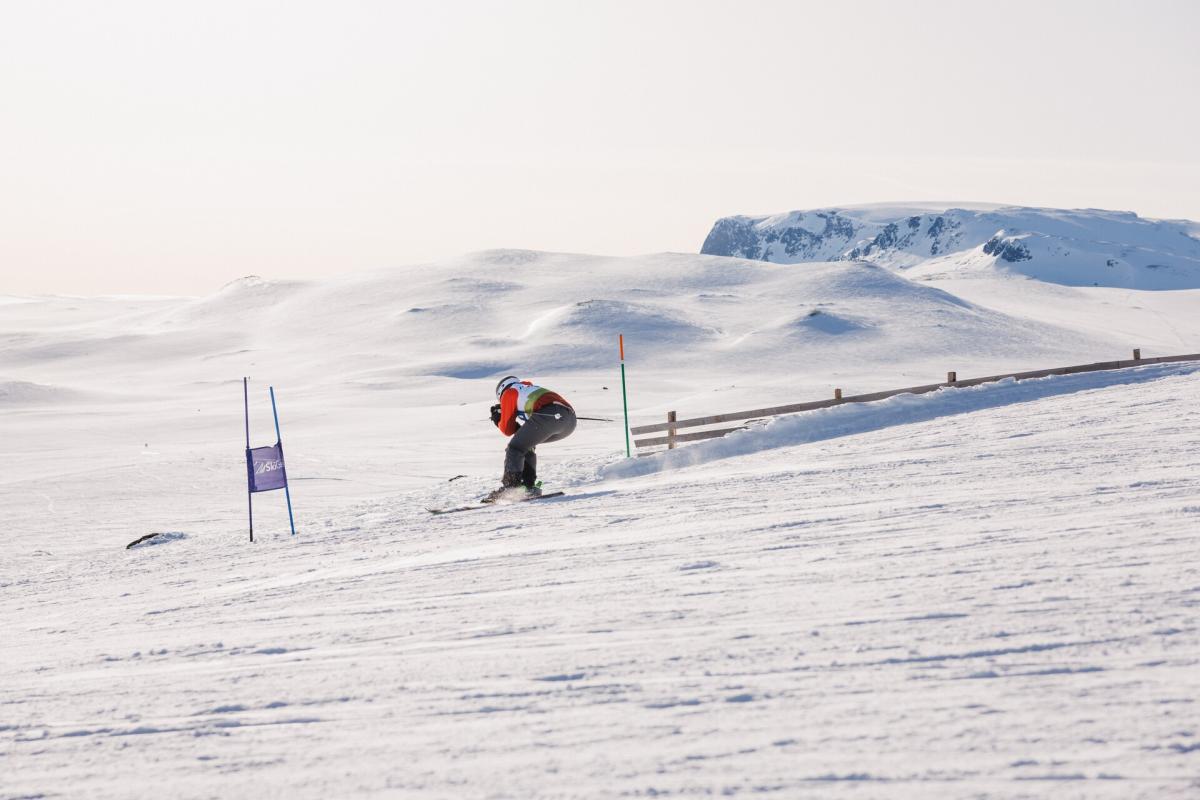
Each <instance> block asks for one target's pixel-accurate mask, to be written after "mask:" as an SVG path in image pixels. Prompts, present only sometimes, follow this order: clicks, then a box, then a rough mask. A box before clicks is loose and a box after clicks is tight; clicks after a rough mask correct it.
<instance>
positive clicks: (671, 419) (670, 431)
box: [667, 411, 678, 450]
mask: <svg viewBox="0 0 1200 800" xmlns="http://www.w3.org/2000/svg"><path fill="white" fill-rule="evenodd" d="M677 419H678V417H677V416H676V415H675V412H674V411H668V412H667V424H668V425H670V427H669V428H667V449H668V450H674V449H675V420H677Z"/></svg>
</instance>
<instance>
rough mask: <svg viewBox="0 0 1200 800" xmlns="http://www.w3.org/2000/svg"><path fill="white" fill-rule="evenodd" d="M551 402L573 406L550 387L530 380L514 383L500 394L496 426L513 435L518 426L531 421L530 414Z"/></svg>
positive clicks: (504, 432) (501, 430)
mask: <svg viewBox="0 0 1200 800" xmlns="http://www.w3.org/2000/svg"><path fill="white" fill-rule="evenodd" d="M551 403H558V404H559V405H564V406H566V407H567V408H572V406H571V404H570V403H568V402H567V401H566V400H565V399H563V396H562V395H560V394H556V393H554V392H552V391H550V390H549V389H544V388H542V387H541V386H535V385H533V384H532V383H530V382H529V381H521V382H520V383H517V384H513V385H512V386H510V387H508V388H507V389H505V390H504V393H503V394H501V395H500V421H499V422H497V423H496V427H497V428H499V429H500V432H501V433H503V434H504V435H505V436H512V435H513V434H514V433H516V432H517V429H518V428H520V427H521V426H522V425H524V424H525V423H526V422H528V421H529V415H530V414H533V413H534V412H536V411H539V410H541V409H543V408H545V407H546V406H548V405H550V404H551Z"/></svg>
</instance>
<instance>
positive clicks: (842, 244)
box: [701, 204, 1200, 289]
mask: <svg viewBox="0 0 1200 800" xmlns="http://www.w3.org/2000/svg"><path fill="white" fill-rule="evenodd" d="M1198 233H1200V224H1197V223H1195V222H1191V221H1188V220H1157V219H1146V218H1143V217H1139V216H1138V215H1137V214H1134V213H1131V212H1126V211H1104V210H1098V209H1075V210H1063V209H1051V208H1024V207H1017V206H994V205H981V204H968V205H965V206H938V205H934V206H931V205H928V204H899V205H872V206H850V207H844V208H824V209H816V210H812V211H790V212H787V213H784V214H773V215H767V216H735V217H725V218H722V219H719V220H717V222H716V224H714V225H713V227H712V230H711V231H710V232H709V234H708V238H706V239H705V240H704V246H703V247H702V248H701V252H702V253H706V254H710V255H722V256H736V257H738V258H748V259H754V260H760V261H770V262H774V263H779V264H795V263H801V262H808V261H847V260H849V261H853V260H862V261H869V262H872V263H875V264H879V265H881V266H886V267H890V268H893V269H904V270H910V271H911V272H912V275H913V276H914V277H916V276H929V275H945V274H954V273H963V274H971V273H980V272H990V271H1000V272H1008V273H1017V274H1021V275H1026V276H1029V277H1032V278H1037V279H1039V280H1043V281H1048V282H1051V283H1059V284H1065V285H1068V286H1112V287H1121V288H1136V289H1183V288H1196V287H1200V237H1198Z"/></svg>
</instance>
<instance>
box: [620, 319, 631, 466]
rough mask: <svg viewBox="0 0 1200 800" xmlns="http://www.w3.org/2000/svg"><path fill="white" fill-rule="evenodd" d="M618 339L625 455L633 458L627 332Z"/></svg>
mask: <svg viewBox="0 0 1200 800" xmlns="http://www.w3.org/2000/svg"><path fill="white" fill-rule="evenodd" d="M617 341H618V343H619V344H620V348H621V405H622V406H623V407H624V408H625V457H626V458H631V457H632V455H633V454H632V452H631V451H630V449H629V396H628V395H627V394H626V393H625V334H623V333H622V334H618V338H617Z"/></svg>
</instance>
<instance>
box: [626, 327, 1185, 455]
mask: <svg viewBox="0 0 1200 800" xmlns="http://www.w3.org/2000/svg"><path fill="white" fill-rule="evenodd" d="M1179 361H1200V353H1191V354H1189V355H1182V356H1161V357H1159V358H1142V352H1141V350H1134V351H1133V358H1132V359H1130V360H1127V361H1099V362H1096V363H1094V364H1076V365H1074V366H1070V367H1054V368H1053V369H1037V370H1032V371H1029V372H1010V373H1006V374H1004V375H989V376H987V377H985V378H969V379H967V380H961V381H960V380H958V374H957V373H956V372H949V373H947V374H946V382H945V383H929V384H926V385H924V386H909V387H906V388H904V389H889V390H887V391H883V392H871V393H869V394H857V395H851V396H849V397H843V396H842V390H841V389H834V394H833V399H830V400H811V401H809V402H806V403H792V404H790V405H782V406H770V407H768V408H756V409H754V410H752V411H735V412H732V413H729V414H714V415H713V416H709V417H694V418H692V419H677V418H676V413H675V412H674V411H669V412H667V421H666V422H656V423H653V424H651V425H639V426H637V427H635V428H630V429H629V430H630V433H632V434H634V435H635V436H636V435H639V434H646V433H659V432H666V435H665V436H656V437H653V438H649V439H635V440H634V442H633V443H634V445H635V446H637V447H638V448H645V447H657V446H660V445H664V444H665V445H666V446H667V447H668V449H673V448H674V447H675V445H676V444H677V443H682V442H696V441H701V440H703V439H716V438H719V437H721V436H725V435H726V434H729V433H732V432H734V431H737V430H742V429H743V428H745V427H746V426H744V425H741V426H737V427H733V428H721V429H720V430H712V431H697V432H695V433H677V431H678V430H679V429H680V428H702V427H706V426H709V425H720V424H721V423H727V422H741V421H744V420H751V419H758V418H760V417H775V416H779V415H781V414H795V413H798V412H801V411H814V410H816V409H818V408H829V407H831V406H840V405H844V404H845V403H869V402H871V401H874V400H884V399H886V398H888V397H895V396H896V395H899V394H925V393H926V392H935V391H937V390H938V389H944V388H947V387H965V386H978V385H980V384H983V383H994V382H996V381H1002V380H1006V379H1008V378H1013V379H1014V380H1018V381H1019V380H1028V379H1030V378H1047V377H1050V376H1051V375H1074V374H1077V373H1080V372H1103V371H1106V370H1114V369H1126V368H1128V367H1140V366H1144V365H1146V364H1166V363H1171V362H1179Z"/></svg>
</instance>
